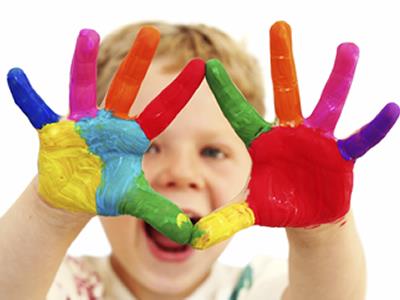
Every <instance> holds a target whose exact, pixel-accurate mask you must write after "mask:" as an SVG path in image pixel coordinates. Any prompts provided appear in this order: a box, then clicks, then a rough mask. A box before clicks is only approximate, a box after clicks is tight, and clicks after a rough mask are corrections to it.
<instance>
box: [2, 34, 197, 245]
mask: <svg viewBox="0 0 400 300" xmlns="http://www.w3.org/2000/svg"><path fill="white" fill-rule="evenodd" d="M158 40H159V33H158V31H156V30H155V29H154V28H152V27H145V28H143V29H142V30H141V31H140V32H139V33H138V36H137V38H136V40H135V42H134V44H133V46H132V48H131V50H130V52H129V54H128V55H127V57H126V58H125V60H124V61H123V62H122V64H121V66H120V67H119V69H118V71H117V73H116V75H115V76H114V79H113V82H112V83H111V85H110V88H109V91H108V94H107V96H106V108H105V109H98V108H97V106H96V58H97V51H98V43H99V37H98V35H97V33H95V32H94V31H91V30H83V31H81V34H80V36H79V37H78V41H77V46H76V50H75V54H74V58H73V62H72V66H71V82H70V114H69V115H68V116H67V117H66V119H64V120H61V119H60V117H59V116H58V115H57V114H55V113H54V112H53V111H52V110H51V109H50V108H49V107H48V106H47V105H46V104H45V102H44V101H43V100H42V99H41V98H40V97H39V95H38V94H36V92H35V91H34V90H33V88H32V87H31V85H30V83H29V81H28V79H27V77H26V75H25V74H24V73H23V71H22V70H20V69H13V70H11V71H10V72H9V75H8V82H9V86H10V89H11V92H12V94H13V97H14V99H15V102H16V103H17V105H18V106H19V107H20V108H21V109H22V111H23V112H24V113H25V114H26V115H27V116H28V118H29V120H30V122H31V123H32V125H33V126H34V127H35V128H36V129H38V133H39V138H40V152H39V194H40V196H41V197H42V198H43V199H44V200H45V201H46V202H48V203H49V204H50V205H52V206H54V207H57V208H62V209H65V210H68V211H71V212H87V213H91V214H98V215H107V216H117V215H125V214H128V215H132V216H136V217H140V218H142V219H144V220H145V221H146V222H147V223H149V224H150V225H152V226H153V227H154V228H156V229H157V230H159V231H161V232H162V233H164V234H165V235H167V236H168V237H170V238H171V239H173V240H175V241H177V242H180V243H184V242H187V241H188V239H189V237H190V235H191V227H192V224H191V222H190V220H189V218H188V217H187V216H186V215H184V214H183V213H182V211H181V210H180V209H179V208H178V207H177V206H176V205H175V204H173V203H172V202H170V201H169V200H167V199H166V198H164V197H162V196H161V195H160V194H158V193H156V192H155V191H153V189H151V187H150V186H149V184H148V183H147V181H146V180H145V178H144V174H143V171H142V157H143V154H144V153H145V151H146V150H147V148H148V147H149V145H150V140H151V139H152V138H154V137H156V136H157V135H158V134H159V133H160V132H161V131H162V130H164V129H165V128H166V127H167V126H168V124H169V123H170V122H171V121H172V120H173V119H174V117H175V116H176V114H177V113H178V112H179V111H180V110H181V109H182V108H183V107H184V105H185V104H186V103H187V102H188V101H189V100H190V98H191V96H192V94H193V93H194V92H195V91H196V89H197V87H198V86H199V85H200V83H201V81H202V79H203V77H204V63H203V62H202V61H201V60H193V61H191V62H190V63H189V64H188V65H187V66H186V67H185V69H184V70H183V71H182V72H181V74H180V75H178V77H177V78H176V79H175V80H174V81H173V82H172V83H171V84H170V85H169V86H168V87H167V88H165V89H164V90H163V91H162V92H161V93H160V94H159V95H158V96H157V97H156V98H155V99H154V100H153V101H152V102H151V103H150V104H149V105H148V106H147V107H146V108H145V109H144V111H143V112H142V113H141V114H140V115H139V116H137V117H136V118H131V117H129V116H128V113H129V109H130V107H131V105H132V103H133V101H134V99H135V97H136V95H137V92H138V90H139V87H140V84H141V82H142V80H143V78H144V76H145V74H146V71H147V69H148V67H149V65H150V62H151V59H152V56H153V55H154V53H155V50H156V46H157V44H158Z"/></svg>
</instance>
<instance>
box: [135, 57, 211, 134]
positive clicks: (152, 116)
mask: <svg viewBox="0 0 400 300" xmlns="http://www.w3.org/2000/svg"><path fill="white" fill-rule="evenodd" d="M204 75H205V63H204V61H203V60H202V59H198V58H196V59H193V60H191V61H190V62H189V63H188V64H187V65H186V66H185V68H184V69H183V70H182V72H181V73H180V74H179V75H178V76H177V77H176V78H175V80H174V81H173V82H172V83H171V84H170V85H169V86H167V87H166V88H165V89H164V90H163V91H162V92H161V93H160V94H159V95H158V96H157V97H156V98H155V99H154V100H153V101H151V103H150V104H149V105H147V107H146V108H145V109H144V110H143V111H142V113H141V114H140V115H139V116H138V117H137V119H136V121H137V122H138V123H139V125H140V127H141V128H142V129H143V131H144V133H145V134H146V136H147V138H148V139H149V140H151V139H153V138H154V137H156V136H157V135H159V134H160V133H161V132H162V131H163V130H164V129H165V128H166V127H167V126H168V125H169V124H170V123H171V122H172V121H173V119H174V118H175V117H176V115H177V114H178V113H179V112H180V111H181V110H182V108H183V107H184V106H185V105H186V103H188V102H189V100H190V98H192V95H193V94H194V93H195V92H196V90H197V88H198V87H199V86H200V84H201V82H202V81H203V78H204Z"/></svg>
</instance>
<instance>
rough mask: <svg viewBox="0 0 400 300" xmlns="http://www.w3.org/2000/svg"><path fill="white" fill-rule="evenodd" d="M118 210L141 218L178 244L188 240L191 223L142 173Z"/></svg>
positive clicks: (191, 227)
mask: <svg viewBox="0 0 400 300" xmlns="http://www.w3.org/2000/svg"><path fill="white" fill-rule="evenodd" d="M118 210H119V211H120V212H123V214H129V215H131V216H135V217H138V218H140V219H143V220H144V221H145V222H146V223H148V224H150V225H151V226H152V227H153V228H154V229H156V230H157V231H159V232H161V233H162V234H164V235H165V236H167V237H168V238H170V239H171V240H173V241H175V242H177V243H179V244H187V243H188V242H189V241H190V238H191V234H192V229H193V224H192V222H191V221H190V219H189V217H188V216H186V215H185V214H184V213H183V212H182V211H181V210H180V209H179V207H177V206H176V205H175V204H174V203H172V202H171V201H169V200H168V199H166V198H164V197H163V196H161V195H160V194H158V193H157V192H155V191H154V190H153V189H152V188H151V187H150V185H149V184H148V182H147V180H146V179H145V178H144V174H143V173H141V175H140V176H139V177H138V178H137V179H136V188H134V189H131V190H130V191H128V193H127V197H126V198H125V199H123V200H122V201H121V202H120V203H119V205H118Z"/></svg>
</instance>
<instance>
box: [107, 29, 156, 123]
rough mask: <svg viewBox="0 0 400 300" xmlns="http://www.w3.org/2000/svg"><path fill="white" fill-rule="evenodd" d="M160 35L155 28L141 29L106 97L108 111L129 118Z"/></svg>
mask: <svg viewBox="0 0 400 300" xmlns="http://www.w3.org/2000/svg"><path fill="white" fill-rule="evenodd" d="M159 40H160V33H159V31H158V30H157V29H156V28H155V27H151V26H145V27H143V28H141V30H140V31H139V33H138V34H137V36H136V39H135V41H134V43H133V45H132V48H131V49H130V51H129V53H128V54H127V56H126V57H125V59H124V60H123V62H122V63H121V65H120V66H119V68H118V70H117V72H116V74H115V75H114V78H113V80H112V82H111V85H110V88H109V89H108V92H107V96H106V109H108V110H111V111H112V112H113V113H114V114H115V115H117V116H119V117H121V118H125V119H127V118H128V113H129V109H130V107H131V106H132V104H133V102H134V101H135V98H136V95H137V93H138V92H139V88H140V85H141V84H142V81H143V79H144V76H145V75H146V72H147V69H148V68H149V66H150V63H151V60H152V58H153V56H154V54H155V52H156V49H157V45H158V42H159Z"/></svg>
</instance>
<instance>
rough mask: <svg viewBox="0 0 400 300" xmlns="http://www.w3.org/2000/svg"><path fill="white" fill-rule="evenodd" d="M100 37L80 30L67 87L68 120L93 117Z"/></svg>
mask: <svg viewBox="0 0 400 300" xmlns="http://www.w3.org/2000/svg"><path fill="white" fill-rule="evenodd" d="M99 41H100V37H99V35H98V34H97V32H96V31H94V30H90V29H82V30H81V31H80V33H79V36H78V39H77V41H76V47H75V53H74V57H73V59H72V65H71V74H70V86H69V106H70V114H69V117H68V118H69V119H71V120H76V121H77V120H80V119H81V118H84V117H94V116H96V113H97V107H96V63H97V62H96V59H97V53H98V50H99Z"/></svg>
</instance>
